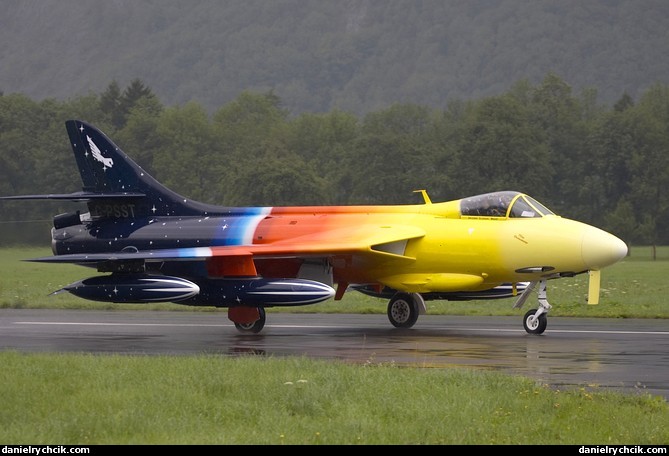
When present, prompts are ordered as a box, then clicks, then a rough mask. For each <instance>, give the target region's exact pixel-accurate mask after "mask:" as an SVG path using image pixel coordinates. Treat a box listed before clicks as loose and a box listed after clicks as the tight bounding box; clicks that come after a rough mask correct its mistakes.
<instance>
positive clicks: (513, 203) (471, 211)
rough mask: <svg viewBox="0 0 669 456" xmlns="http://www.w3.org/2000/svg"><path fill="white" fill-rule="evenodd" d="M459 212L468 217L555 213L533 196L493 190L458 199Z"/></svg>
mask: <svg viewBox="0 0 669 456" xmlns="http://www.w3.org/2000/svg"><path fill="white" fill-rule="evenodd" d="M460 214H461V215H463V216H470V217H512V218H520V217H523V218H531V217H543V216H544V215H555V214H554V213H553V212H552V211H551V210H550V209H548V208H546V206H544V205H543V204H541V203H540V202H538V201H537V200H535V199H534V198H532V197H530V196H528V195H525V194H523V193H520V192H510V191H507V192H494V193H485V194H483V195H477V196H471V197H469V198H464V199H462V200H461V201H460Z"/></svg>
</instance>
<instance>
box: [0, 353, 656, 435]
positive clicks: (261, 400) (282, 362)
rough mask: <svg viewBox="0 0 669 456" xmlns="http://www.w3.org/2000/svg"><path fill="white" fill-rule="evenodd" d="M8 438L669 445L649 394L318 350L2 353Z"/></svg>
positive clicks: (0, 431)
mask: <svg viewBox="0 0 669 456" xmlns="http://www.w3.org/2000/svg"><path fill="white" fill-rule="evenodd" d="M0 363H2V369H1V370H0V392H1V393H2V407H0V443H2V444H10V443H11V444H22V445H27V444H56V443H57V444H83V445H86V444H263V445H264V444H267V445H279V444H327V445H349V444H366V445H370V444H373V445H376V444H383V445H390V444H434V445H438V444H523V445H547V444H568V445H575V444H578V445H586V444H589V445H631V444H646V445H666V444H667V443H669V426H667V423H669V405H668V404H667V402H665V401H664V400H663V399H660V398H658V397H653V396H649V395H643V396H631V395H630V396H626V395H622V394H613V393H597V392H592V391H585V390H582V389H578V390H565V391H558V390H554V389H550V388H548V387H545V386H543V385H538V384H536V383H535V382H533V381H531V380H529V379H525V378H522V377H513V376H509V375H504V374H501V373H495V372H482V371H473V370H467V369H458V368H453V369H406V368H402V367H398V366H394V365H375V364H367V365H351V364H344V363H341V362H336V361H332V362H326V361H321V360H312V359H306V358H288V359H276V358H258V357H241V358H234V359H232V358H226V357H220V356H205V355H202V356H189V357H168V356H152V357H142V356H121V355H112V356H93V355H74V354H62V355H44V354H31V355H25V354H17V353H12V352H9V353H0Z"/></svg>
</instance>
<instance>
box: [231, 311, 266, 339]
mask: <svg viewBox="0 0 669 456" xmlns="http://www.w3.org/2000/svg"><path fill="white" fill-rule="evenodd" d="M258 313H260V318H259V319H258V320H256V321H254V322H253V323H246V324H244V323H235V328H237V330H238V331H239V332H243V333H253V334H258V333H259V332H260V331H262V329H263V328H264V327H265V318H266V315H265V308H264V307H258Z"/></svg>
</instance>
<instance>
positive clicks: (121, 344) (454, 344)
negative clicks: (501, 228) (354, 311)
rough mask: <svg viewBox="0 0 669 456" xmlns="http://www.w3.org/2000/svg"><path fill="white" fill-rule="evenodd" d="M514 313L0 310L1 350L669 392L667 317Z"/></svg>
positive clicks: (667, 394) (657, 393) (668, 330)
mask: <svg viewBox="0 0 669 456" xmlns="http://www.w3.org/2000/svg"><path fill="white" fill-rule="evenodd" d="M521 320H522V317H521V316H520V315H518V316H517V317H461V316H438V315H421V317H420V318H419V320H418V322H417V323H416V325H415V326H414V327H413V328H411V329H404V330H401V329H397V328H394V327H393V326H392V325H391V324H390V322H389V321H388V319H387V317H386V316H385V315H328V314H284V313H271V312H268V314H267V324H266V326H265V328H264V329H263V331H262V332H261V333H260V334H252V335H251V334H242V333H239V332H238V331H237V330H236V329H235V327H234V325H233V324H232V323H231V322H230V321H229V320H228V319H227V314H226V312H224V311H222V312H155V311H151V312H147V311H113V312H107V311H80V310H21V309H0V350H18V351H24V352H85V353H119V354H147V355H154V354H163V355H165V354H169V355H190V354H220V355H223V356H239V355H257V356H289V355H290V356H293V355H295V356H302V355H303V356H309V357H314V358H321V359H339V360H345V361H347V362H354V363H395V364H399V365H405V366H411V367H418V368H447V367H469V368H477V369H487V370H499V371H503V372H506V373H509V374H519V375H523V376H527V377H531V378H534V379H536V380H537V381H538V382H541V383H546V384H549V385H552V386H554V387H561V388H564V387H581V386H582V387H593V388H596V389H598V390H600V391H601V390H616V391H624V392H627V393H630V394H643V393H650V394H654V395H661V396H663V397H665V398H667V400H669V322H667V321H666V320H645V319H577V318H559V317H549V319H548V329H547V330H546V332H545V333H544V334H543V335H541V336H533V335H529V334H527V333H526V332H525V330H524V329H523V327H522V321H521Z"/></svg>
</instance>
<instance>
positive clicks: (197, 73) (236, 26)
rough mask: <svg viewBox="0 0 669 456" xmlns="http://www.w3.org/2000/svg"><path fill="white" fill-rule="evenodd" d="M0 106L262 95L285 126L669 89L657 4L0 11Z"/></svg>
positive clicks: (387, 1)
mask: <svg viewBox="0 0 669 456" xmlns="http://www.w3.org/2000/svg"><path fill="white" fill-rule="evenodd" d="M0 8H1V10H2V14H0V43H1V44H0V91H2V92H4V93H5V94H9V93H22V94H25V95H27V96H29V97H32V98H35V99H43V98H49V97H55V98H58V99H67V98H69V97H73V96H78V95H84V94H86V93H89V92H94V93H99V92H101V91H103V90H104V88H105V87H106V86H107V85H108V84H109V83H110V82H111V81H112V80H116V81H118V82H119V84H120V85H121V86H124V85H125V84H127V83H128V82H129V81H130V80H132V79H134V78H140V79H142V80H143V81H144V82H145V83H146V84H147V85H148V86H149V87H151V89H152V90H153V91H154V93H156V95H158V96H159V98H160V99H161V100H162V101H163V102H164V103H166V104H168V105H172V104H183V103H186V102H188V101H197V102H199V103H201V104H202V105H203V106H205V107H207V108H208V109H210V110H214V109H217V108H219V107H220V106H222V105H224V104H225V103H227V102H229V101H230V100H233V99H234V98H235V97H236V96H238V95H239V93H240V92H242V91H243V90H260V91H266V90H268V89H272V90H273V91H274V93H276V94H277V95H279V96H280V97H281V99H282V101H283V103H284V106H285V107H286V108H287V109H288V110H289V111H291V112H293V113H299V112H325V111H330V110H333V109H335V108H337V109H341V110H344V111H351V112H355V113H366V112H370V111H374V110H378V109H381V108H384V107H387V106H389V105H391V104H393V103H397V102H402V103H403V102H410V103H418V104H423V105H427V106H433V107H437V108H441V107H444V106H445V105H446V104H447V102H448V101H449V100H452V99H470V98H481V97H485V96H491V95H496V94H499V93H502V92H504V91H506V90H508V89H509V88H510V87H511V86H512V85H513V84H514V83H516V82H517V81H519V80H523V79H527V80H529V81H530V82H532V83H536V82H538V81H540V80H541V79H542V78H543V77H544V76H545V75H546V74H547V73H549V72H554V73H556V74H558V75H559V76H560V77H562V78H563V79H564V80H565V81H567V82H568V83H569V84H570V85H571V86H572V87H573V88H574V89H575V90H576V91H579V90H580V89H583V88H596V89H597V91H598V94H599V101H601V102H604V103H608V104H611V103H614V102H615V101H616V100H618V99H619V98H620V97H621V95H622V94H623V93H624V92H627V93H628V94H630V95H632V97H633V98H635V99H636V98H637V96H638V95H639V94H640V93H642V92H643V91H644V90H645V89H646V88H647V87H648V86H650V85H651V84H653V83H656V82H659V83H667V82H669V58H668V57H669V2H667V1H666V0H618V1H615V0H587V1H584V0H563V1H560V2H555V1H553V0H498V1H494V0H433V1H430V0H425V1H417V0H403V1H397V0H342V1H330V2H323V1H319V0H272V1H268V0H243V1H227V2H221V1H218V0H196V1H192V2H183V1H179V0H144V1H142V2H137V1H135V0H88V1H85V2H80V1H75V0H0Z"/></svg>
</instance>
